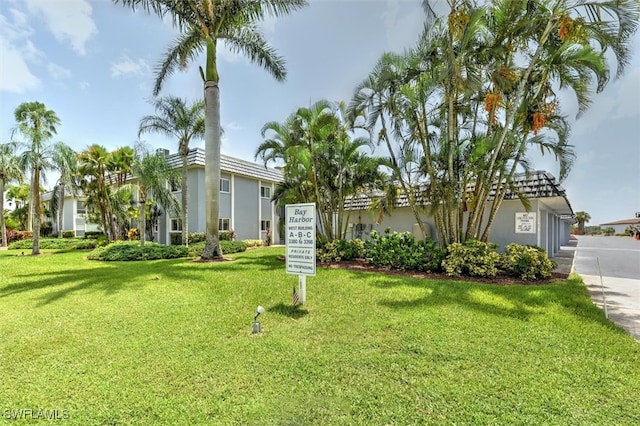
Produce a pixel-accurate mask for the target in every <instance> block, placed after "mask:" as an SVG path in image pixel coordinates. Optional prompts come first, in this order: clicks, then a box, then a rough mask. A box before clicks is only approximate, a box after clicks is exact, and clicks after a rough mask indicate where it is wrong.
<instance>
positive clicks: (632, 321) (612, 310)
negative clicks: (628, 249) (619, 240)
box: [552, 239, 640, 342]
mask: <svg viewBox="0 0 640 426" xmlns="http://www.w3.org/2000/svg"><path fill="white" fill-rule="evenodd" d="M576 250H579V247H578V240H577V239H572V240H570V241H569V243H567V245H565V246H562V247H560V251H559V252H558V253H556V255H555V256H554V257H553V258H552V259H553V260H554V261H556V262H557V263H558V267H557V268H556V269H555V270H554V272H556V273H560V274H566V275H568V274H570V273H572V272H576V273H578V274H579V275H580V277H581V278H582V280H583V281H584V284H585V286H586V287H587V290H588V291H589V295H590V296H591V300H592V301H593V303H594V304H595V305H596V306H598V307H599V308H600V309H602V310H605V302H606V314H607V317H608V318H609V319H610V320H611V321H613V322H614V323H615V324H616V325H618V326H620V327H622V328H624V329H625V330H626V331H627V332H628V333H629V334H631V336H633V337H634V338H635V339H636V340H637V341H639V342H640V280H639V279H629V278H618V277H608V276H603V277H602V278H601V277H600V276H599V275H586V274H580V271H576V270H575V255H576Z"/></svg>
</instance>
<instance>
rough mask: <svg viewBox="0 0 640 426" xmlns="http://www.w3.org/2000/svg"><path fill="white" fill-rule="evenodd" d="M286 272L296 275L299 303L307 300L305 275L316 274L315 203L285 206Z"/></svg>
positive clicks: (312, 275) (313, 275)
mask: <svg viewBox="0 0 640 426" xmlns="http://www.w3.org/2000/svg"><path fill="white" fill-rule="evenodd" d="M285 213H286V214H285V223H286V231H285V232H286V252H287V274H294V275H298V288H299V290H300V295H299V297H300V303H302V304H304V303H306V301H307V276H310V277H315V276H316V205H315V203H305V204H287V205H286V207H285Z"/></svg>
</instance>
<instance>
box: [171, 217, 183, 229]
mask: <svg viewBox="0 0 640 426" xmlns="http://www.w3.org/2000/svg"><path fill="white" fill-rule="evenodd" d="M171 232H182V220H180V219H176V218H173V219H171Z"/></svg>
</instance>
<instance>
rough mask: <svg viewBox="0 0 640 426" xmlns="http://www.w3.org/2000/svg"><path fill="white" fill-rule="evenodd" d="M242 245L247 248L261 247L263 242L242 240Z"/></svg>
mask: <svg viewBox="0 0 640 426" xmlns="http://www.w3.org/2000/svg"><path fill="white" fill-rule="evenodd" d="M242 242H243V243H245V244H246V245H247V247H262V245H263V244H264V241H262V240H242Z"/></svg>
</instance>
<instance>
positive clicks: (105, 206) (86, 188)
mask: <svg viewBox="0 0 640 426" xmlns="http://www.w3.org/2000/svg"><path fill="white" fill-rule="evenodd" d="M78 161H79V165H78V173H79V175H80V179H81V181H80V186H81V188H82V192H83V193H84V194H85V195H86V197H87V201H86V202H87V206H88V207H91V208H92V209H93V210H94V211H97V213H98V215H99V219H98V222H99V223H100V226H101V227H102V230H103V232H104V235H105V237H106V238H107V241H111V240H112V239H114V238H115V237H116V230H115V225H114V223H113V220H112V218H113V211H112V207H111V201H110V200H111V190H110V188H109V185H108V181H107V180H108V178H107V174H108V162H109V153H108V151H107V150H106V149H105V148H104V147H103V146H100V145H96V144H94V145H91V146H89V147H88V148H87V149H86V150H84V151H82V152H81V153H80V154H79V155H78Z"/></svg>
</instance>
